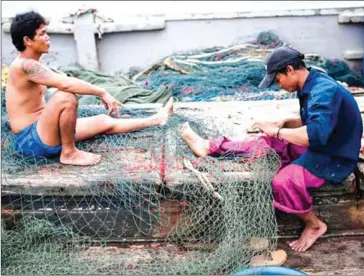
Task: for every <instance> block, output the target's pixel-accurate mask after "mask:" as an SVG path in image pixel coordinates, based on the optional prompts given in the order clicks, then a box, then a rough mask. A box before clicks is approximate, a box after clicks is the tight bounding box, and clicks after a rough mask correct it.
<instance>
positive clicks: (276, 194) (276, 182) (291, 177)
mask: <svg viewBox="0 0 364 276" xmlns="http://www.w3.org/2000/svg"><path fill="white" fill-rule="evenodd" d="M209 142H210V149H209V155H210V156H222V155H228V154H233V155H237V154H239V155H245V154H248V155H249V154H252V153H253V154H254V155H259V154H260V153H261V152H262V151H267V150H270V149H273V150H274V151H275V152H276V153H277V154H278V155H279V156H280V160H281V166H280V168H279V170H278V173H277V174H276V175H275V177H274V178H273V182H272V186H273V206H274V207H275V208H277V209H279V210H281V211H283V212H286V213H291V214H306V213H308V212H310V211H311V210H312V197H311V196H310V194H309V191H308V188H318V187H320V186H322V185H323V184H324V183H325V180H324V179H322V178H319V177H317V176H315V175H313V174H312V173H310V172H309V171H308V170H306V169H305V168H304V167H302V166H299V165H295V164H291V162H292V161H293V160H295V159H297V158H298V157H300V156H301V155H302V154H303V153H305V151H306V150H307V148H306V147H301V146H297V145H294V144H291V143H288V142H287V141H281V140H279V139H277V138H272V137H268V136H259V137H256V138H253V139H248V140H245V141H231V140H229V139H228V138H226V137H222V138H220V139H211V140H210V141H209Z"/></svg>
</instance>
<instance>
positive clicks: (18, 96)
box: [5, 11, 173, 166]
mask: <svg viewBox="0 0 364 276" xmlns="http://www.w3.org/2000/svg"><path fill="white" fill-rule="evenodd" d="M10 33H11V38H12V42H13V44H14V46H15V47H16V49H17V50H18V51H19V52H20V53H19V55H18V56H17V57H16V59H15V60H14V61H13V63H12V64H11V65H10V67H9V76H8V82H7V87H6V96H5V97H6V98H5V99H6V110H7V114H8V117H9V121H10V127H11V130H12V132H13V133H14V134H15V135H16V139H15V148H16V150H17V151H18V152H19V153H22V154H24V155H35V156H38V157H50V156H55V155H60V162H61V163H62V164H70V165H81V166H87V165H94V164H97V163H98V162H99V161H100V158H101V156H100V155H97V154H93V153H89V152H85V151H81V150H78V149H77V148H76V146H75V142H76V141H81V140H86V139H89V138H92V137H94V136H95V135H98V134H120V133H127V132H131V131H136V130H141V129H144V128H147V127H150V126H162V125H164V124H166V123H167V120H168V118H169V116H170V115H171V114H172V112H173V99H172V98H171V99H170V100H169V101H168V103H167V104H166V106H165V107H163V108H162V109H161V110H160V111H159V112H158V113H157V114H155V115H153V116H150V117H148V118H140V119H139V118H137V119H118V118H112V117H110V116H109V115H110V114H112V113H114V112H115V113H116V116H119V108H120V107H122V106H123V105H122V104H121V103H120V102H118V101H117V100H115V99H114V97H113V96H111V95H110V94H109V93H108V92H107V91H106V90H105V89H103V88H100V87H97V86H95V85H92V84H90V83H87V82H85V81H82V80H79V79H77V78H71V77H67V76H64V75H61V74H57V73H55V72H53V71H51V70H49V69H48V68H47V67H45V66H44V65H42V64H41V63H40V62H39V59H40V57H41V56H42V54H44V53H48V51H49V47H50V41H49V36H48V35H47V23H46V20H45V19H44V18H43V17H42V16H41V15H40V14H38V13H36V12H33V11H31V12H27V13H23V14H18V15H16V17H15V18H14V20H13V22H12V24H11V29H10ZM47 86H49V87H55V88H57V89H58V90H57V92H55V93H54V94H53V95H52V97H51V98H50V100H49V102H47V103H46V101H45V91H46V87H47ZM76 94H81V95H94V96H97V97H99V98H100V100H101V101H102V103H103V104H104V106H105V108H106V109H107V110H108V114H107V115H106V114H102V115H98V116H93V117H88V118H80V119H77V97H76Z"/></svg>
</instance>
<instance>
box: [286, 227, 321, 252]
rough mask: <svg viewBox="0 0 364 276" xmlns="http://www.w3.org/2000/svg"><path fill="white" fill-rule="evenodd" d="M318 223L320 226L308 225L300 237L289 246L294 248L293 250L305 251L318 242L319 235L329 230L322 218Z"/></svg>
mask: <svg viewBox="0 0 364 276" xmlns="http://www.w3.org/2000/svg"><path fill="white" fill-rule="evenodd" d="M318 224H319V227H318V228H314V227H309V226H306V227H305V229H304V230H303V232H302V234H301V236H300V238H299V239H298V240H295V241H293V242H290V243H289V246H290V247H291V248H292V250H294V251H298V252H305V251H306V250H307V249H309V248H310V247H311V246H312V245H313V244H314V243H315V242H316V240H317V239H318V238H319V237H321V236H322V235H323V234H325V233H326V231H327V225H326V224H325V223H324V222H322V221H321V220H319V221H318Z"/></svg>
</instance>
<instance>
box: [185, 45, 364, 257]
mask: <svg viewBox="0 0 364 276" xmlns="http://www.w3.org/2000/svg"><path fill="white" fill-rule="evenodd" d="M273 82H276V83H277V85H278V86H279V87H281V88H283V89H284V90H286V91H288V92H290V93H292V92H295V91H297V95H298V100H299V105H300V117H299V118H291V119H286V120H283V121H279V122H256V123H255V124H254V125H253V128H257V129H260V130H261V131H262V132H263V133H264V135H262V136H258V137H259V138H257V139H256V140H254V139H247V140H245V141H231V140H229V139H228V138H226V137H222V138H219V139H209V140H208V139H203V138H202V137H200V136H199V135H197V133H195V132H194V131H193V130H192V129H191V127H190V126H189V125H188V123H186V124H185V125H184V126H183V128H182V137H183V139H184V140H185V141H186V142H187V144H188V145H189V146H190V148H191V149H192V151H193V152H194V153H195V155H196V156H199V157H205V156H207V155H210V156H221V155H224V154H227V153H229V152H233V153H235V154H239V153H245V154H248V153H252V149H257V147H264V148H266V149H267V150H268V149H274V150H275V151H276V152H277V154H278V155H279V156H280V157H281V167H280V169H279V170H278V172H277V174H276V175H275V177H274V178H273V181H272V187H273V199H274V200H273V205H274V207H276V208H277V209H279V210H281V211H283V212H286V213H290V214H295V215H297V216H298V217H299V218H300V219H302V220H303V222H304V223H305V229H304V230H303V232H302V234H301V236H300V238H299V239H298V240H295V241H292V242H290V243H289V245H290V247H291V248H292V249H293V250H295V251H298V252H305V251H306V250H307V249H309V248H310V247H311V246H312V245H313V244H314V243H315V242H316V240H317V239H318V238H320V237H321V236H322V235H324V234H325V232H326V230H327V225H326V224H325V223H324V222H323V221H321V220H320V219H319V218H318V217H317V216H316V215H315V214H314V213H313V212H312V198H311V196H310V193H309V189H310V188H318V187H320V186H322V185H324V184H325V182H326V181H330V182H332V183H334V184H335V183H340V182H341V181H343V180H344V179H345V178H346V177H348V176H349V175H350V173H352V172H353V171H354V169H355V167H356V166H357V162H358V156H359V150H360V144H361V141H360V140H361V136H362V133H363V123H362V119H361V114H360V110H359V107H358V104H357V103H356V101H355V99H354V97H353V96H352V95H351V93H350V92H349V91H348V90H346V89H345V88H344V87H343V86H341V85H339V84H338V83H337V82H336V81H335V80H333V79H332V78H331V77H329V76H327V75H325V74H322V73H320V72H318V71H316V70H314V69H310V68H306V65H305V63H304V62H303V55H302V54H301V53H299V52H298V51H296V50H294V49H291V48H286V47H281V48H278V49H276V50H275V51H274V52H273V53H272V54H271V55H270V57H269V58H268V60H267V75H266V76H265V78H264V79H263V80H262V82H261V84H260V86H259V87H268V86H270V85H271V84H272V83H273ZM257 142H258V143H257Z"/></svg>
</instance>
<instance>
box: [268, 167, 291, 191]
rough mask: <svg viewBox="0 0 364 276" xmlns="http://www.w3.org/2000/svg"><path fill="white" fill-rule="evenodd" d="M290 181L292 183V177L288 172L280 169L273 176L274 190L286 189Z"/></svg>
mask: <svg viewBox="0 0 364 276" xmlns="http://www.w3.org/2000/svg"><path fill="white" fill-rule="evenodd" d="M289 183H290V177H289V176H288V175H287V174H285V173H283V172H282V171H280V172H278V173H277V174H276V175H275V176H274V177H273V181H272V188H273V191H282V190H284V189H286V187H287V186H288V184H289Z"/></svg>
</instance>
